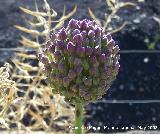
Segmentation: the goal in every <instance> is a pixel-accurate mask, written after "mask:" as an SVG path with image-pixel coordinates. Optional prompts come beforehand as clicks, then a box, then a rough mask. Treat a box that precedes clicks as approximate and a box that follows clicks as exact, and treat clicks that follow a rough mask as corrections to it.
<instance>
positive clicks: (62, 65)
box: [58, 62, 65, 73]
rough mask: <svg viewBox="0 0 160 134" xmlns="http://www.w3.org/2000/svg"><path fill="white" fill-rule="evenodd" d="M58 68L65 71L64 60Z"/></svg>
mask: <svg viewBox="0 0 160 134" xmlns="http://www.w3.org/2000/svg"><path fill="white" fill-rule="evenodd" d="M58 70H59V71H60V72H61V73H63V72H64V71H65V64H64V63H62V62H60V63H59V64H58Z"/></svg>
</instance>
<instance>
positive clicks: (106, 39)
mask: <svg viewBox="0 0 160 134" xmlns="http://www.w3.org/2000/svg"><path fill="white" fill-rule="evenodd" d="M107 42H108V38H107V37H106V36H104V37H103V38H102V43H103V44H104V45H106V44H107Z"/></svg>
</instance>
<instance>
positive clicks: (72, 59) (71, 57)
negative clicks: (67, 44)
mask: <svg viewBox="0 0 160 134" xmlns="http://www.w3.org/2000/svg"><path fill="white" fill-rule="evenodd" d="M68 62H69V64H70V65H73V62H74V57H73V56H70V57H69V58H68Z"/></svg>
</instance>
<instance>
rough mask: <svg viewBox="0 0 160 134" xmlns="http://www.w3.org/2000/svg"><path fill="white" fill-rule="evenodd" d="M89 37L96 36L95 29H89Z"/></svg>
mask: <svg viewBox="0 0 160 134" xmlns="http://www.w3.org/2000/svg"><path fill="white" fill-rule="evenodd" d="M88 37H89V38H94V37H95V33H94V31H93V30H89V32H88Z"/></svg>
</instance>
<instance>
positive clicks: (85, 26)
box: [80, 20, 88, 30]
mask: <svg viewBox="0 0 160 134" xmlns="http://www.w3.org/2000/svg"><path fill="white" fill-rule="evenodd" d="M80 27H81V29H82V30H86V29H87V27H88V24H87V22H86V20H82V21H81V23H80Z"/></svg>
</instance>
